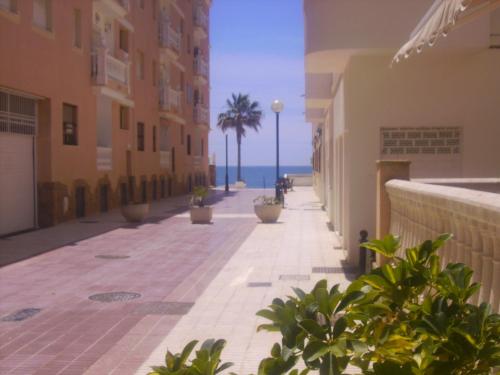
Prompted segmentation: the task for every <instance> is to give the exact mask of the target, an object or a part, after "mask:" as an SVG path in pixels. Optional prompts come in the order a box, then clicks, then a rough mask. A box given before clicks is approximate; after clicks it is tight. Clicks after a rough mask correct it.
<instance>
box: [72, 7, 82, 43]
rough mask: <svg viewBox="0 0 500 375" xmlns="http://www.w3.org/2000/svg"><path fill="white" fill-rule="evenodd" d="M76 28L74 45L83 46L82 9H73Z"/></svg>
mask: <svg viewBox="0 0 500 375" xmlns="http://www.w3.org/2000/svg"><path fill="white" fill-rule="evenodd" d="M73 18H74V25H73V26H74V30H73V46H74V47H76V48H82V12H81V10H80V9H75V10H74V11H73Z"/></svg>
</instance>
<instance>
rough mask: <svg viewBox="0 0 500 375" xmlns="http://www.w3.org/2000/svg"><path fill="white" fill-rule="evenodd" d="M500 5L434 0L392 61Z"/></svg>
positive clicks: (498, 0)
mask: <svg viewBox="0 0 500 375" xmlns="http://www.w3.org/2000/svg"><path fill="white" fill-rule="evenodd" d="M498 6H500V0H436V1H435V2H434V3H433V4H432V6H431V7H430V9H429V10H428V11H427V13H426V14H425V16H424V17H423V18H422V20H421V21H420V22H419V24H418V25H417V27H416V28H415V30H414V31H413V33H412V34H411V36H410V40H409V41H408V42H407V43H406V44H405V45H404V46H403V47H401V49H400V50H399V51H398V53H396V55H395V56H394V58H393V63H397V62H399V61H400V60H401V59H403V58H408V57H409V56H410V54H412V53H413V52H415V51H417V52H418V53H420V52H421V51H422V49H423V47H424V46H425V45H429V46H430V47H432V46H433V45H434V43H435V42H436V40H437V39H438V38H439V37H440V36H446V35H447V34H448V32H449V31H451V30H452V29H453V28H456V27H458V26H460V25H462V24H464V23H466V22H468V21H470V20H472V19H474V18H475V17H476V16H479V15H480V14H483V13H486V12H491V11H492V10H493V9H495V8H496V7H498Z"/></svg>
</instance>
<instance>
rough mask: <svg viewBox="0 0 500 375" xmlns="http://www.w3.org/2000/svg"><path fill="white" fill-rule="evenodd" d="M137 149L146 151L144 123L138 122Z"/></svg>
mask: <svg viewBox="0 0 500 375" xmlns="http://www.w3.org/2000/svg"><path fill="white" fill-rule="evenodd" d="M137 151H144V123H142V122H138V123H137Z"/></svg>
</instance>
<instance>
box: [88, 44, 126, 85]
mask: <svg viewBox="0 0 500 375" xmlns="http://www.w3.org/2000/svg"><path fill="white" fill-rule="evenodd" d="M91 56H92V65H91V69H92V72H91V74H92V79H93V80H94V83H95V84H97V85H106V84H107V83H108V79H110V78H111V79H113V80H115V81H117V82H119V83H121V84H122V85H125V86H127V87H129V64H128V63H126V62H124V61H121V60H119V59H117V58H115V57H113V56H111V55H110V54H109V53H108V51H107V50H106V48H97V49H96V50H95V51H94V52H92V54H91Z"/></svg>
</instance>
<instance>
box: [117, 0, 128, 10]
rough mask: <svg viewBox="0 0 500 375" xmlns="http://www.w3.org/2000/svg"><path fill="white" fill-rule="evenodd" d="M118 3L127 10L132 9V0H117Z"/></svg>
mask: <svg viewBox="0 0 500 375" xmlns="http://www.w3.org/2000/svg"><path fill="white" fill-rule="evenodd" d="M117 1H118V4H120V6H121V7H122V8H124V9H126V10H127V11H129V10H130V0H117Z"/></svg>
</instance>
